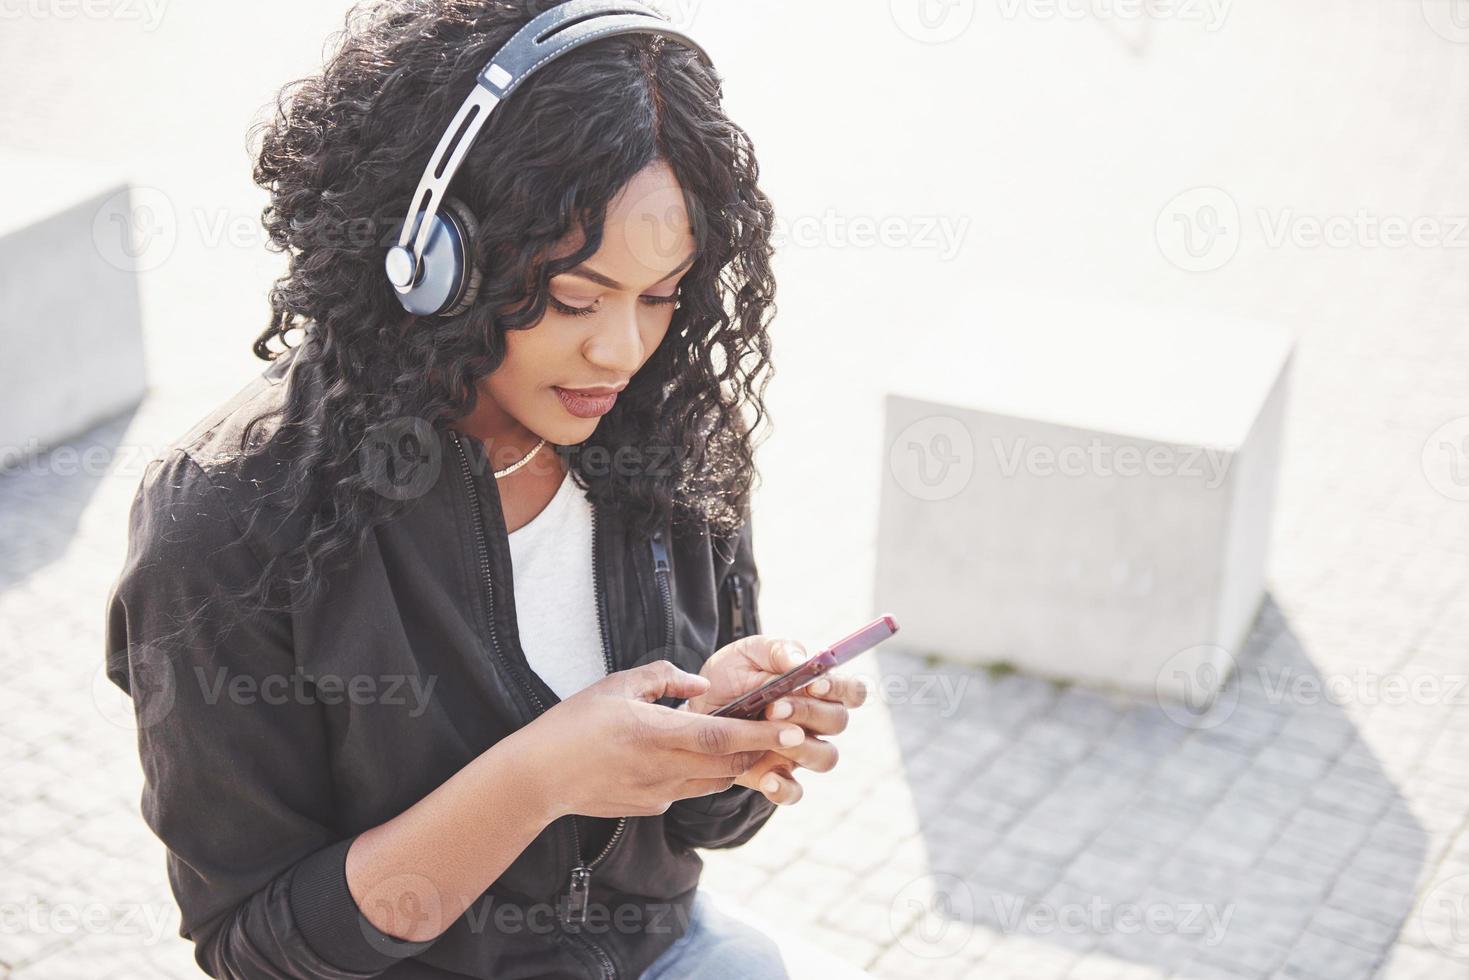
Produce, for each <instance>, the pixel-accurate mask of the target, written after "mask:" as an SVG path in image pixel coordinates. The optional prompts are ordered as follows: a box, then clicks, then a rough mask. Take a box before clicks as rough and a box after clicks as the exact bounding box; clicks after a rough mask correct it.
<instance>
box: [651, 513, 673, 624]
mask: <svg viewBox="0 0 1469 980" xmlns="http://www.w3.org/2000/svg"><path fill="white" fill-rule="evenodd" d="M649 540H650V543H651V545H652V547H653V573H654V576H655V577H656V578H657V579H658V595H659V597H660V598H661V599H662V600H663V616H664V620H663V622H664V630H663V636H664V642H665V643H668V644H670V645H671V644H672V643H673V590H672V588H670V586H669V584H668V577H669V574H670V571H671V567H672V566H670V565H669V564H668V549H667V548H666V547H664V545H663V531H662V529H661V528H660V529H659V530H657V531H654V532H653V537H652V538H651V539H649Z"/></svg>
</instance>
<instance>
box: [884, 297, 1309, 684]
mask: <svg viewBox="0 0 1469 980" xmlns="http://www.w3.org/2000/svg"><path fill="white" fill-rule="evenodd" d="M980 310H981V312H980V313H979V314H976V315H975V317H974V318H973V321H971V323H966V324H962V325H960V324H955V325H953V326H952V327H947V328H946V327H943V326H932V325H930V326H926V327H925V329H924V330H923V331H922V332H921V334H920V335H919V336H918V337H917V338H916V339H913V340H912V341H911V342H907V341H905V344H904V345H903V350H902V353H901V355H900V356H899V357H897V358H895V361H894V364H893V366H892V368H891V370H890V372H889V377H890V378H891V380H890V382H889V385H888V394H887V398H886V406H885V427H886V431H885V440H884V444H883V446H884V451H885V452H886V455H887V458H886V459H884V460H883V465H882V480H883V486H882V491H881V503H880V506H879V528H878V561H877V572H876V582H875V607H874V608H878V609H883V610H887V611H889V612H892V613H893V614H894V615H895V616H896V617H897V619H898V621H899V622H900V623H901V624H902V632H900V633H899V634H898V635H897V636H895V637H894V638H893V640H891V641H889V645H892V646H895V647H901V648H903V649H909V650H913V651H915V652H921V653H937V654H939V655H941V656H944V657H948V658H952V659H955V660H960V661H967V662H975V663H993V662H1007V663H1009V664H1013V665H1014V666H1016V667H1017V668H1019V669H1021V670H1024V671H1027V672H1031V673H1034V674H1038V675H1042V676H1048V677H1054V678H1058V679H1065V680H1070V681H1078V682H1083V683H1088V684H1094V685H1098V686H1103V687H1113V688H1121V689H1126V690H1131V691H1136V692H1139V693H1146V694H1149V695H1152V694H1154V693H1155V692H1157V693H1159V694H1162V695H1163V696H1164V697H1165V698H1169V699H1172V698H1186V699H1191V700H1195V701H1198V700H1200V699H1202V701H1203V702H1207V700H1208V698H1209V697H1210V696H1212V691H1213V690H1214V689H1217V686H1218V685H1220V684H1222V683H1223V681H1224V679H1225V678H1226V677H1227V675H1228V673H1229V671H1230V668H1231V666H1232V663H1233V660H1232V657H1233V655H1235V654H1237V652H1238V651H1239V649H1240V647H1241V645H1242V643H1243V641H1244V640H1245V638H1246V636H1247V634H1248V631H1249V628H1250V625H1251V623H1252V622H1253V620H1254V618H1255V615H1256V613H1257V611H1258V609H1259V605H1260V602H1261V599H1262V598H1263V595H1264V585H1265V560H1266V550H1267V545H1268V542H1269V536H1270V525H1271V512H1272V505H1273V501H1274V494H1275V482H1276V470H1277V467H1278V465H1279V460H1280V453H1281V440H1282V427H1283V421H1284V415H1285V404H1286V393H1287V378H1288V374H1289V370H1288V369H1289V364H1290V359H1291V354H1292V350H1293V346H1294V339H1293V337H1291V336H1290V334H1289V333H1288V332H1287V331H1284V330H1282V329H1280V328H1278V327H1275V326H1272V325H1269V324H1262V323H1257V322H1247V321H1240V320H1235V319H1227V318H1219V317H1204V316H1200V315H1198V314H1195V313H1183V312H1179V313H1173V312H1165V311H1139V310H1131V309H1118V308H1112V309H1108V308H1105V307H1099V306H1093V305H1087V306H1080V305H1072V304H1067V303H1063V302H1059V301H1049V300H1041V299H1038V298H1037V297H1035V296H1022V295H1019V294H1007V293H998V292H992V293H989V294H986V296H985V297H984V298H983V299H982V300H981V301H980ZM975 324H978V325H977V326H976V325H975Z"/></svg>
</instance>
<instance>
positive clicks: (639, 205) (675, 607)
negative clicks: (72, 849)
mask: <svg viewBox="0 0 1469 980" xmlns="http://www.w3.org/2000/svg"><path fill="white" fill-rule="evenodd" d="M550 6H551V5H550V4H548V3H542V2H468V0H437V2H426V0H393V2H383V3H376V4H373V5H371V6H365V7H361V8H359V9H357V10H354V11H353V13H352V14H351V15H349V18H348V24H347V31H346V32H345V34H344V35H343V37H342V40H341V44H340V45H339V48H338V50H337V51H336V53H335V54H334V55H333V56H332V58H331V59H330V61H329V63H328V64H327V65H326V67H325V69H324V70H323V72H322V73H321V74H320V75H319V76H316V77H312V78H308V79H306V80H304V81H300V82H297V83H294V84H293V85H292V86H291V87H289V88H288V89H287V91H286V92H284V93H283V95H282V98H281V100H280V104H279V111H278V112H277V113H276V114H275V116H274V118H273V119H272V120H271V121H270V122H269V123H267V124H266V125H265V126H264V127H263V140H262V142H261V146H260V151H259V157H258V161H257V164H256V171H255V175H256V179H257V181H258V183H260V185H261V186H262V187H264V188H265V189H266V190H267V191H268V192H269V194H270V204H269V206H268V207H267V208H266V211H265V214H264V218H265V222H266V226H267V228H268V230H269V233H270V235H271V239H272V241H273V242H274V243H275V244H276V246H278V247H279V248H280V249H281V250H283V251H285V252H286V253H287V255H288V258H289V269H288V272H287V274H286V275H285V276H284V277H283V278H282V279H280V280H279V281H278V282H277V284H276V286H275V288H274V290H273V291H272V292H271V295H270V302H271V308H272V318H271V323H270V326H269V327H268V329H266V330H265V332H264V333H263V334H262V335H261V337H260V338H259V339H258V340H257V341H256V343H255V346H254V350H255V353H256V354H257V355H258V356H259V357H260V358H262V359H263V360H267V361H270V362H271V364H270V366H269V367H268V368H267V369H266V370H265V371H264V372H263V373H262V374H261V375H260V377H259V378H258V379H256V380H255V381H253V382H252V383H251V384H250V385H248V386H247V387H246V388H245V389H244V390H243V391H241V392H240V393H239V394H238V395H236V396H235V397H234V398H232V399H230V400H229V401H227V402H226V403H224V404H223V405H221V406H220V407H219V408H218V409H217V410H215V411H214V412H212V413H210V414H209V415H208V416H207V417H206V418H205V419H203V420H202V421H201V422H200V423H199V424H198V425H196V426H195V427H194V429H193V430H192V431H190V432H189V433H187V434H186V435H184V436H183V437H182V438H181V439H179V440H178V441H176V442H175V443H174V444H173V445H172V446H171V447H170V448H169V450H168V451H167V452H165V453H163V454H161V455H160V456H159V457H157V458H156V459H154V460H153V461H152V462H151V463H150V464H149V467H148V470H147V472H146V474H145V476H144V478H143V481H142V483H141V485H140V487H139V489H138V493H137V496H136V498H135V500H134V504H133V510H132V525H131V529H130V535H131V536H130V547H129V555H128V560H127V564H126V566H125V567H124V569H123V571H122V574H121V576H120V577H119V579H118V581H117V583H116V585H115V587H114V590H113V593H112V595H111V597H110V600H109V609H108V631H109V650H110V651H112V653H111V655H110V657H109V663H108V671H109V676H110V677H111V678H112V680H113V681H114V682H115V683H117V684H118V685H119V686H121V687H122V688H123V689H125V690H127V691H129V692H130V694H131V695H132V698H133V701H134V705H135V708H136V711H137V719H138V745H139V751H140V754H141V757H142V762H143V767H144V773H145V778H146V785H145V790H144V796H143V814H144V817H145V818H146V820H147V821H148V824H149V826H150V827H151V828H152V829H153V830H154V831H155V833H157V835H158V836H159V838H160V839H161V840H162V841H163V843H164V844H165V845H166V847H167V849H168V870H169V876H170V882H171V885H172V888H173V892H174V894H175V896H176V898H177V900H178V903H179V907H180V909H181V911H182V916H183V918H182V925H181V929H180V932H181V935H183V936H184V937H185V938H188V939H190V940H191V941H193V942H194V943H195V948H196V953H195V955H196V959H197V961H198V963H199V965H200V966H201V967H202V968H203V969H204V970H205V971H206V972H208V973H209V974H210V975H212V976H215V977H250V978H254V977H308V978H362V977H376V976H382V977H395V978H409V977H425V978H427V977H485V978H488V977H504V978H511V977H524V978H529V977H606V978H614V977H616V978H633V977H638V976H647V977H650V978H655V977H657V978H671V977H676V976H701V977H717V976H740V977H764V976H783V975H785V973H784V970H783V968H782V966H781V956H780V955H779V952H778V951H777V950H776V949H775V948H774V947H773V946H772V944H771V943H770V941H769V940H768V939H767V938H766V937H764V936H762V935H761V934H760V933H759V932H758V931H756V930H753V929H751V928H750V927H748V926H744V925H741V924H740V923H739V922H738V921H736V920H734V919H731V918H727V917H724V916H721V915H719V914H718V911H717V909H716V908H715V907H714V906H713V905H712V904H711V902H710V901H709V900H708V898H707V896H706V895H705V894H704V893H701V892H699V891H698V883H699V873H700V869H701V861H700V858H699V857H698V855H697V854H696V852H695V848H699V847H711V848H718V847H733V846H737V845H739V844H742V843H744V842H745V841H747V840H749V839H750V838H751V837H752V836H753V835H754V834H755V833H756V832H757V831H758V830H759V829H760V828H761V827H762V826H763V825H764V824H765V823H766V821H767V820H769V818H770V816H771V814H772V813H773V812H774V810H775V809H776V807H777V806H778V805H790V804H793V803H795V802H797V801H798V800H799V799H800V798H801V787H800V785H799V783H798V782H797V781H796V779H795V778H794V775H793V773H794V771H795V770H796V769H797V768H799V767H805V768H808V769H811V770H815V771H827V770H830V769H831V768H832V767H833V766H834V765H835V764H836V761H837V753H836V749H835V747H834V746H833V745H832V743H831V742H829V741H828V740H827V739H825V738H823V737H822V736H827V735H832V734H836V733H839V732H840V731H842V730H843V728H844V727H845V726H846V724H847V712H848V710H849V709H851V708H855V707H857V706H858V705H860V704H861V703H862V701H863V699H864V690H863V688H862V686H861V684H860V682H858V681H856V680H855V679H852V678H843V677H831V678H830V679H827V680H823V681H819V682H817V683H816V684H813V685H811V686H810V687H808V688H807V689H806V690H804V691H803V692H801V693H800V694H798V695H795V696H791V697H788V698H786V699H785V700H784V701H782V702H779V703H777V704H775V705H773V706H771V708H770V709H769V710H768V713H767V715H766V716H765V717H764V718H763V719H761V720H754V721H741V720H735V719H727V718H715V717H711V716H710V715H709V712H710V711H712V709H713V708H715V707H717V706H718V705H720V704H723V703H725V702H727V701H729V700H732V699H733V698H734V697H735V696H737V695H739V694H741V693H743V692H744V691H746V690H748V689H750V688H752V687H754V686H757V685H758V684H760V683H763V682H764V681H765V680H768V679H769V678H770V677H772V676H775V675H777V674H779V673H781V672H783V671H784V670H786V669H789V668H790V667H791V666H793V665H794V664H796V663H798V662H799V661H800V660H801V659H803V658H804V655H805V651H804V650H803V649H802V647H801V645H800V644H798V643H793V642H784V641H781V640H778V639H776V638H774V637H769V636H766V635H763V634H762V633H761V631H760V618H759V611H758V606H757V600H758V594H759V579H758V574H757V569H756V565H755V562H754V557H753V550H752V549H753V539H752V536H751V525H750V521H749V518H748V502H749V493H750V489H751V486H752V478H753V476H754V467H753V453H752V449H753V446H752V441H751V432H752V429H753V427H754V426H755V425H758V423H759V420H760V419H761V418H763V417H764V414H765V413H764V407H763V404H762V399H761V393H762V391H763V389H764V386H765V384H766V382H767V381H768V376H769V373H770V356H769V355H770V342H769V337H768V334H767V321H768V318H769V314H770V313H771V311H772V310H773V305H772V304H773V296H774V282H773V280H772V277H771V270H770V263H769V260H770V255H771V247H770V242H769V235H770V230H771V207H770V204H769V202H768V200H767V199H766V197H765V196H764V195H763V194H762V193H761V192H760V190H759V189H758V187H757V186H756V178H757V166H756V162H755V157H754V154H753V151H752V149H751V147H750V143H749V140H748V138H747V137H746V135H745V133H744V132H743V131H742V130H741V129H740V128H739V127H738V126H736V125H735V124H734V123H733V122H731V121H730V120H729V119H728V118H726V116H725V115H724V113H723V112H722V110H721V108H720V82H719V79H718V77H717V76H716V75H715V74H714V73H713V71H712V69H710V68H709V66H708V65H707V64H706V63H704V62H702V61H701V60H699V59H698V58H696V57H695V56H694V54H693V52H692V51H691V50H690V49H689V48H687V47H685V46H683V45H680V44H678V43H676V42H674V41H672V40H670V39H668V38H666V37H660V36H656V35H651V34H642V35H636V34H629V35H622V36H616V37H607V38H602V39H599V40H597V41H595V42H593V43H588V44H585V45H583V46H581V47H580V48H578V49H577V50H575V51H572V52H570V53H568V54H566V55H565V56H564V57H562V58H560V59H558V60H557V61H555V62H553V63H551V64H548V65H546V66H544V67H542V68H540V69H539V70H538V71H537V72H536V74H535V75H534V76H533V77H532V78H530V80H529V81H527V82H526V84H525V85H523V86H522V87H521V88H519V89H518V90H517V91H516V92H515V94H514V95H513V97H511V98H509V99H507V100H506V101H505V102H504V104H503V105H500V106H499V107H498V108H497V109H496V111H495V113H494V114H493V116H492V118H491V120H490V123H489V125H488V126H487V127H486V128H485V130H484V132H483V133H482V134H481V135H480V136H479V138H478V140H477V141H476V142H475V143H474V144H473V146H472V148H471V150H470V151H469V154H468V156H467V157H466V158H465V160H464V163H463V166H462V167H461V169H460V170H459V171H458V175H457V177H456V178H455V179H454V191H453V193H454V195H455V196H456V197H457V198H458V199H459V200H460V201H462V202H463V203H462V205H458V207H460V208H461V209H462V214H460V217H461V219H462V220H463V221H465V222H466V227H467V228H468V229H469V233H470V242H471V243H472V246H473V252H474V254H475V256H476V258H477V266H478V268H479V269H480V270H481V272H480V281H479V283H478V288H477V290H476V292H475V293H474V298H473V301H472V302H469V303H467V304H466V305H465V308H464V309H463V310H461V311H458V312H455V313H453V314H452V315H448V316H415V315H412V314H409V313H407V312H405V310H404V308H403V307H402V306H401V305H400V302H399V300H398V298H397V297H396V296H395V295H394V293H393V289H392V287H391V286H390V285H389V283H388V282H387V281H386V280H385V278H384V276H383V262H384V252H385V245H386V244H389V243H391V239H392V233H393V232H394V231H395V230H396V225H397V223H398V221H400V220H401V213H402V209H403V207H404V205H405V202H407V201H408V200H410V198H411V196H412V192H413V190H414V187H415V185H416V182H417V178H418V176H419V174H420V173H421V171H422V170H423V167H424V165H425V162H426V161H427V159H428V157H429V154H430V153H431V152H432V151H433V149H434V147H435V145H436V143H437V141H438V138H439V136H440V134H441V133H442V132H443V130H444V128H445V126H446V125H447V124H448V122H449V120H450V119H451V118H452V117H453V115H454V111H455V109H456V108H457V107H458V105H459V104H460V102H461V101H462V100H463V99H464V97H465V93H466V91H468V90H469V89H470V88H471V87H472V86H473V85H474V83H475V76H476V73H478V72H479V71H480V69H481V68H483V66H484V65H485V64H486V62H487V60H488V59H489V57H490V56H491V55H492V54H494V53H495V52H496V51H497V50H498V49H499V47H500V46H501V45H502V44H504V43H505V42H506V40H507V39H508V38H509V37H510V36H511V35H512V33H514V32H515V31H516V30H517V28H519V27H520V26H522V25H523V24H525V23H526V22H527V21H528V20H529V19H530V18H531V17H533V16H534V15H535V14H537V13H539V12H541V11H542V10H545V9H547V8H548V7H550ZM751 415H753V420H752V419H751V418H750V416H751Z"/></svg>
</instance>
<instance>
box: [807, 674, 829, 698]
mask: <svg viewBox="0 0 1469 980" xmlns="http://www.w3.org/2000/svg"><path fill="white" fill-rule="evenodd" d="M830 690H831V681H829V680H827V679H826V678H825V677H823V678H821V679H819V680H814V681H812V682H811V693H812V694H825V693H826V692H827V691H830Z"/></svg>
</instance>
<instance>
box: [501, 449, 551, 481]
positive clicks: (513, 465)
mask: <svg viewBox="0 0 1469 980" xmlns="http://www.w3.org/2000/svg"><path fill="white" fill-rule="evenodd" d="M545 444H546V440H545V439H542V440H541V441H540V442H538V443H536V446H535V448H534V449H532V450H531V451H530V452H528V453H526V454H525V455H524V456H522V457H521V458H520V461H519V462H515V463H511V464H510V465H509V466H507V467H505V468H504V469H503V470H496V471H495V479H497V480H498V479H500V477H502V476H509V475H510V474H511V473H514V472H515V471H516V470H518V469H520V468H521V467H522V466H524V465H525V464H526V463H529V462H530V458H531V457H532V456H534V455H535V454H536V453H538V452H540V451H541V447H542V446H544V445H545Z"/></svg>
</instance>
